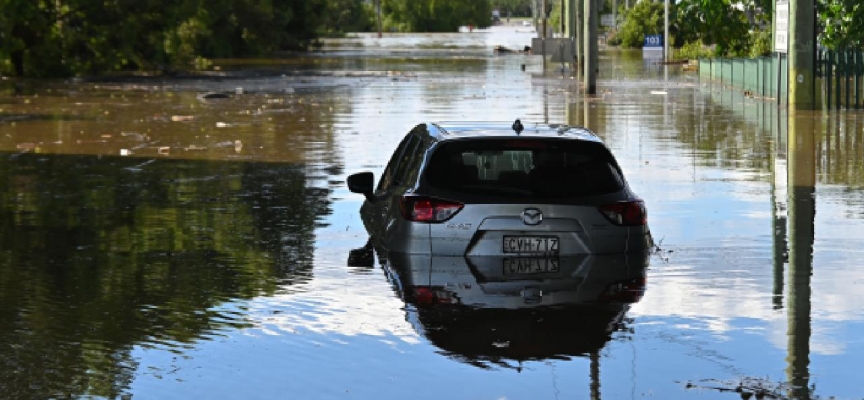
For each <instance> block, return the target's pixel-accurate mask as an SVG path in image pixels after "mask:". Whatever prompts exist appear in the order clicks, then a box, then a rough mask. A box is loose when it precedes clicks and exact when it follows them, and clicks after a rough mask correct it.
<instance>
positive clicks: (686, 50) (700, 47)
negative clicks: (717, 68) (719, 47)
mask: <svg viewBox="0 0 864 400" xmlns="http://www.w3.org/2000/svg"><path fill="white" fill-rule="evenodd" d="M675 53H676V54H675V55H676V58H678V59H687V60H696V59H699V58H713V57H714V50H712V49H711V48H709V47H707V46H705V44H704V43H702V40H701V39H700V40H696V41H693V42H687V43H684V46H681V48H680V49H677V50H676V51H675Z"/></svg>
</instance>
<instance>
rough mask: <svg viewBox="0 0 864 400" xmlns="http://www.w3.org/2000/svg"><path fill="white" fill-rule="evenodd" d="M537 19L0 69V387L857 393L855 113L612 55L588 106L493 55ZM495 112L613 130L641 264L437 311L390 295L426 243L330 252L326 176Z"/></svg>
mask: <svg viewBox="0 0 864 400" xmlns="http://www.w3.org/2000/svg"><path fill="white" fill-rule="evenodd" d="M532 35H533V34H532V33H530V32H519V31H517V30H514V29H507V28H499V29H495V30H493V31H486V32H484V31H479V32H477V31H475V32H474V33H460V34H448V35H400V36H387V37H386V38H384V39H383V40H378V39H376V38H374V36H363V37H359V38H355V39H346V40H341V41H333V42H330V43H329V44H328V45H327V46H325V48H324V49H322V51H321V52H319V53H316V54H314V55H311V56H305V57H302V58H292V59H288V60H277V61H267V62H259V63H254V64H255V65H245V66H244V65H232V63H228V62H225V63H224V66H223V71H232V72H231V73H230V74H229V75H227V76H222V77H213V78H208V79H199V80H190V79H174V80H154V79H140V80H129V79H118V80H113V81H99V82H94V81H86V80H85V81H70V82H25V83H24V85H23V88H22V94H19V95H15V94H13V92H12V89H11V82H8V81H5V82H2V85H5V86H3V87H4V88H6V89H7V90H6V91H5V92H3V93H2V94H0V321H2V323H0V397H2V398H10V399H43V398H67V397H87V398H91V397H94V398H117V397H122V398H136V399H170V398H175V399H184V398H189V397H193V396H194V397H206V398H226V399H227V398H244V399H246V398H261V399H272V398H325V399H329V398H360V399H367V398H386V399H396V398H408V397H410V398H429V399H441V398H456V399H477V398H481V399H504V398H506V399H538V398H589V397H590V398H607V399H620V398H643V397H653V398H658V399H661V398H662V399H685V398H686V399H689V398H694V397H695V398H720V399H722V398H737V397H741V396H742V394H740V393H737V392H736V390H737V391H739V392H740V391H743V392H744V394H745V395H746V394H747V393H756V394H757V395H759V394H760V393H758V392H759V391H760V390H761V391H763V392H762V393H761V394H763V395H764V394H767V395H773V396H776V397H780V398H816V397H817V396H821V398H827V397H828V396H836V398H843V399H860V398H862V397H864V385H862V384H861V382H860V381H861V372H860V370H859V364H860V363H859V360H860V359H861V358H862V357H864V340H862V338H861V334H860V332H862V329H864V305H862V302H860V301H858V297H859V294H860V292H861V290H860V287H861V285H862V284H864V269H862V268H860V266H859V265H860V264H861V262H860V260H861V259H862V257H864V161H862V160H864V143H862V140H864V113H859V112H843V113H832V114H821V113H810V114H806V113H803V114H799V115H793V116H787V115H786V114H785V111H784V112H782V113H778V111H777V109H776V107H775V106H774V105H772V104H771V103H763V102H760V101H758V100H753V99H748V98H744V97H743V96H741V95H740V94H739V93H736V92H734V91H729V90H725V89H723V88H721V87H719V86H718V85H711V84H708V83H705V82H699V81H698V78H697V76H696V75H694V74H693V73H687V72H682V71H680V68H679V67H670V68H669V70H664V69H662V67H659V66H657V65H656V64H653V63H651V62H649V61H643V60H642V58H641V54H639V53H633V52H622V51H616V50H612V49H604V50H603V53H602V54H601V63H602V67H601V70H602V71H601V75H600V77H601V81H600V83H599V85H598V87H599V90H600V92H601V95H599V96H598V97H597V98H590V99H585V98H583V97H582V96H580V95H579V93H578V91H576V90H575V89H576V87H577V86H576V82H575V81H574V80H572V79H570V78H569V77H567V75H568V74H567V73H566V72H564V73H562V72H561V71H560V70H559V69H558V66H555V65H551V64H550V65H549V66H548V70H547V73H546V74H543V73H542V62H541V60H540V59H539V58H538V57H532V56H527V55H522V54H511V55H506V56H496V55H493V53H492V48H493V46H495V45H505V46H508V47H510V48H514V49H515V48H521V47H522V46H524V45H525V44H528V43H530V38H531V36H532ZM522 65H525V71H523V70H522ZM217 91H218V92H224V93H228V94H230V96H229V98H225V99H209V100H208V99H203V98H201V97H200V96H199V94H200V93H204V92H217ZM236 93H241V94H236ZM515 118H521V119H523V121H526V120H527V121H540V122H544V121H548V122H553V123H560V122H566V123H571V124H585V125H587V126H588V127H589V128H591V129H594V130H595V131H597V132H598V133H599V134H600V135H601V136H602V137H603V138H604V139H605V140H606V142H607V144H608V145H609V146H610V147H611V148H612V150H613V151H614V152H615V154H616V155H617V157H618V158H619V161H620V163H621V164H622V167H623V169H624V171H625V173H626V174H627V177H628V179H629V181H630V183H631V186H632V187H633V188H634V190H636V192H637V193H638V194H639V195H641V196H642V197H643V198H644V200H645V202H646V204H647V206H648V209H649V223H650V225H651V228H652V231H653V234H654V237H655V240H656V241H657V242H658V244H659V249H658V251H657V252H656V254H653V255H652V256H651V259H650V266H649V267H648V269H647V271H646V270H644V269H640V268H638V267H635V266H627V265H628V264H626V263H625V264H621V263H610V264H609V265H610V267H608V268H597V267H596V265H605V264H603V263H598V264H596V265H595V267H593V268H590V269H589V270H587V271H586V270H584V269H578V268H579V267H578V265H579V264H578V262H577V261H574V262H577V264H573V265H570V264H567V265H565V266H564V267H563V268H564V269H565V270H567V268H571V269H573V270H574V271H578V272H576V273H574V274H573V275H570V276H568V277H562V278H560V280H557V279H558V278H556V279H553V280H552V281H553V283H555V284H559V285H564V286H567V287H571V288H573V289H572V290H574V291H575V292H574V293H575V295H576V296H577V297H578V296H581V297H580V298H584V299H586V301H587V302H586V303H585V304H583V305H581V306H579V307H575V308H567V309H564V310H561V311H556V312H547V311H543V310H540V309H536V310H532V309H528V310H527V311H524V312H517V313H513V312H508V311H505V310H499V309H494V308H491V307H490V308H485V309H477V310H458V311H456V312H455V313H449V312H446V311H442V312H436V311H435V310H432V311H430V310H429V309H427V308H423V307H417V306H415V305H414V304H412V303H407V304H406V303H405V302H403V300H402V295H403V293H404V289H405V286H404V285H406V284H407V283H408V282H407V281H406V278H405V277H406V276H409V275H410V274H411V273H426V272H424V271H423V270H422V269H418V268H421V267H420V266H419V265H420V264H423V263H418V262H417V261H416V260H413V261H412V260H410V259H409V260H402V261H400V262H393V263H391V264H392V265H384V266H381V265H377V264H376V265H375V266H374V267H371V268H364V267H349V266H347V265H346V260H347V259H348V256H349V252H350V250H351V249H353V248H356V247H359V246H362V245H363V244H364V243H365V241H366V236H365V231H364V230H363V227H362V224H361V223H360V220H359V217H358V215H357V210H358V208H359V205H360V202H361V201H362V198H361V196H358V195H355V194H352V193H349V192H348V191H347V190H346V188H345V185H344V179H345V177H346V176H347V175H348V174H350V173H354V172H358V171H362V170H372V171H374V172H375V173H376V174H379V173H380V172H381V170H382V169H383V166H384V163H385V162H386V159H387V157H389V154H390V152H391V151H392V149H393V147H395V143H396V142H397V140H398V139H399V138H400V137H401V136H402V135H403V134H404V133H405V132H406V131H407V130H408V129H409V128H410V127H412V126H413V125H414V124H416V123H418V122H420V121H439V120H505V121H510V120H513V119H515ZM637 261H638V260H637ZM424 262H425V264H423V265H426V266H427V267H428V266H430V265H431V266H432V268H445V269H446V268H451V269H452V271H456V272H458V271H463V270H464V265H462V264H459V262H458V260H457V261H454V260H432V261H429V260H426V261H424ZM612 265H617V266H618V267H611V266H612ZM621 265H624V266H625V267H624V268H623V269H620V268H621ZM635 265H638V263H637V264H635ZM460 268H462V269H460ZM616 268H618V269H616ZM487 272H488V271H487ZM481 275H482V274H481ZM481 278H482V279H481ZM456 279H457V277H456V275H454V280H456ZM458 279H463V280H464V279H467V281H460V282H462V284H469V285H470V284H476V286H477V291H476V293H477V295H478V296H496V295H498V296H500V295H502V294H501V293H497V294H496V292H495V290H493V288H494V287H496V286H495V282H497V281H496V279H498V278H495V277H494V276H490V275H488V274H486V275H482V276H479V275H478V276H477V277H474V276H472V275H466V274H464V273H463V274H462V275H460V276H459V277H458ZM646 281H647V286H646V287H645V288H646V290H645V292H644V295H641V296H640V295H639V293H636V295H634V296H629V297H623V298H622V297H620V296H619V297H616V298H613V299H611V300H612V302H611V303H610V302H608V300H610V299H609V298H608V297H604V296H608V295H609V292H605V291H604V290H606V289H607V288H608V285H609V284H611V283H615V282H631V283H634V284H636V285H637V286H638V287H641V284H643V283H645V282H646ZM454 282H455V281H454ZM466 282H467V283H466ZM568 285H569V286H568ZM579 285H581V286H579ZM604 293H605V294H604ZM600 298H603V299H605V300H607V301H605V302H601V303H597V302H595V301H593V300H594V299H600ZM491 299H493V297H490V304H492V303H494V302H493V301H492V300H491ZM588 300H591V301H588Z"/></svg>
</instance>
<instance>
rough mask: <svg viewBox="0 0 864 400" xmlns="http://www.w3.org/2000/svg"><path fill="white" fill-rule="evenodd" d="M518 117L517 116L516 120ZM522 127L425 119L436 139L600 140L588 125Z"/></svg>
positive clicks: (498, 123) (539, 124)
mask: <svg viewBox="0 0 864 400" xmlns="http://www.w3.org/2000/svg"><path fill="white" fill-rule="evenodd" d="M517 121H518V120H517ZM521 124H522V126H523V127H524V130H522V131H521V132H516V130H514V129H513V125H514V122H437V123H428V124H427V130H428V132H429V135H430V136H431V137H433V138H434V139H436V140H438V141H448V140H456V139H466V138H478V137H483V138H508V139H512V138H530V139H538V138H557V139H575V140H583V141H590V142H596V143H603V140H602V139H600V137H599V136H597V135H596V134H594V132H591V131H590V130H588V129H587V128H584V127H581V126H571V125H562V124H542V123H530V122H521Z"/></svg>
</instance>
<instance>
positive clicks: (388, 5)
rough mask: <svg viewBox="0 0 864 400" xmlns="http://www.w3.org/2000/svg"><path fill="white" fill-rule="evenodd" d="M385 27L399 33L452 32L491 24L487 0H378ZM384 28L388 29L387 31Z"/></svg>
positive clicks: (490, 9) (490, 10)
mask: <svg viewBox="0 0 864 400" xmlns="http://www.w3.org/2000/svg"><path fill="white" fill-rule="evenodd" d="M381 2H382V3H381V12H382V13H383V14H384V15H385V16H384V19H385V21H384V22H385V28H389V29H394V30H398V31H402V32H455V31H457V30H459V27H460V26H465V25H474V26H476V27H480V28H483V27H487V26H489V25H490V24H491V18H492V6H491V3H490V2H489V0H471V1H464V0H381ZM389 29H388V30H389Z"/></svg>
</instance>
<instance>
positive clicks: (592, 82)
mask: <svg viewBox="0 0 864 400" xmlns="http://www.w3.org/2000/svg"><path fill="white" fill-rule="evenodd" d="M584 32H585V34H584V35H583V37H584V39H585V55H584V57H585V94H597V60H598V58H599V57H598V51H599V49H598V48H597V1H596V0H585V29H584Z"/></svg>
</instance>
